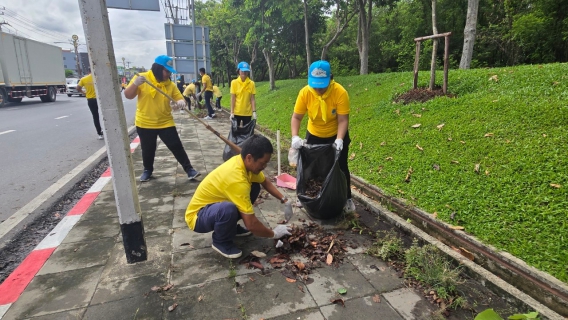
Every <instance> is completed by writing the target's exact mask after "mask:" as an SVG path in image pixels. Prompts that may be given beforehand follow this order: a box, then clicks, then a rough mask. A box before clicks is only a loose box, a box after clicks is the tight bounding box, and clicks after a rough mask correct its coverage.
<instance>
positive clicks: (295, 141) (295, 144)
mask: <svg viewBox="0 0 568 320" xmlns="http://www.w3.org/2000/svg"><path fill="white" fill-rule="evenodd" d="M303 145H304V140H302V138H300V137H298V136H293V137H292V148H294V149H300V148H301V147H302V146H303Z"/></svg>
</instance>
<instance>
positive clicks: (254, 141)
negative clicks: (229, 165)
mask: <svg viewBox="0 0 568 320" xmlns="http://www.w3.org/2000/svg"><path fill="white" fill-rule="evenodd" d="M267 153H269V154H272V153H274V148H273V147H272V143H271V142H270V140H268V139H267V138H266V137H265V136H261V135H259V134H253V135H252V136H250V137H249V138H248V139H246V140H245V142H243V144H242V145H241V158H243V160H244V159H245V157H246V156H247V154H250V155H251V156H252V158H253V159H254V161H256V160H258V159H260V158H262V157H264V155H265V154H267Z"/></svg>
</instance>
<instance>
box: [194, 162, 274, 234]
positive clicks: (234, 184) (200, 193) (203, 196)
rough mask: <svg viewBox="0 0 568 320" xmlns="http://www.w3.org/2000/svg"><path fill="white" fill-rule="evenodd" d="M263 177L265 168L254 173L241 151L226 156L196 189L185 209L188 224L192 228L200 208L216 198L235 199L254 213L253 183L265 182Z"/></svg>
mask: <svg viewBox="0 0 568 320" xmlns="http://www.w3.org/2000/svg"><path fill="white" fill-rule="evenodd" d="M264 179H265V177H264V173H262V172H260V173H259V174H254V173H252V172H249V171H247V169H246V167H245V163H244V162H243V159H242V158H241V155H240V154H238V155H236V156H234V157H232V158H231V159H229V160H227V161H226V162H225V163H223V164H222V165H220V166H218V167H217V168H216V169H215V170H213V171H212V172H211V173H209V174H208V175H207V177H205V179H203V181H201V183H200V184H199V186H198V187H197V190H195V193H194V194H193V197H192V198H191V201H190V202H189V205H188V206H187V210H185V222H186V223H187V226H188V227H189V228H190V229H191V230H193V229H195V221H197V214H198V212H199V210H201V208H203V207H205V206H206V205H208V204H212V203H217V202H224V201H228V202H232V203H234V204H235V206H237V209H238V210H239V212H241V213H244V214H254V209H253V208H252V203H251V202H250V189H251V183H253V182H258V183H263V182H264Z"/></svg>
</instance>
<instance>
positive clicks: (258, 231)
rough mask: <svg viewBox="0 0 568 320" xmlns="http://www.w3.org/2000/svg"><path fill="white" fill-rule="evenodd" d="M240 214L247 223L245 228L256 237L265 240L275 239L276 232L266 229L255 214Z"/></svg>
mask: <svg viewBox="0 0 568 320" xmlns="http://www.w3.org/2000/svg"><path fill="white" fill-rule="evenodd" d="M239 214H240V215H241V218H242V219H243V222H244V223H245V227H247V229H248V230H249V231H250V232H252V234H254V235H255V236H257V237H264V238H273V237H274V232H273V231H272V230H271V229H269V228H267V227H265V226H264V225H263V224H262V222H260V221H259V220H258V218H257V217H256V216H255V215H254V214H245V213H242V212H239Z"/></svg>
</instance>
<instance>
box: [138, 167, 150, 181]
mask: <svg viewBox="0 0 568 320" xmlns="http://www.w3.org/2000/svg"><path fill="white" fill-rule="evenodd" d="M151 176H152V171H150V170H144V172H143V173H142V175H141V176H140V182H145V181H148V180H150V177H151Z"/></svg>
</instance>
